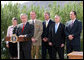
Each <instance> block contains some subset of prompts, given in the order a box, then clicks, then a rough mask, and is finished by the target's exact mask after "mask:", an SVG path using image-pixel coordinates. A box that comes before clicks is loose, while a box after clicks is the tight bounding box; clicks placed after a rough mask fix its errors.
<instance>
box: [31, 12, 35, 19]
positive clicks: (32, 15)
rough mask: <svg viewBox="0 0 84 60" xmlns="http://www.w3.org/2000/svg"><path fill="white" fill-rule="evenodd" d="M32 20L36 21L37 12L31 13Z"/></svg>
mask: <svg viewBox="0 0 84 60" xmlns="http://www.w3.org/2000/svg"><path fill="white" fill-rule="evenodd" d="M30 18H31V19H32V20H34V19H35V18H36V14H35V12H31V13H30Z"/></svg>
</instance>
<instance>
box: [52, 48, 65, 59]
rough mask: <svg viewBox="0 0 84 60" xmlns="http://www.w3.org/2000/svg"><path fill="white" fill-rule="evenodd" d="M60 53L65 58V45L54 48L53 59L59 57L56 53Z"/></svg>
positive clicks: (60, 56) (61, 57)
mask: <svg viewBox="0 0 84 60" xmlns="http://www.w3.org/2000/svg"><path fill="white" fill-rule="evenodd" d="M57 52H58V55H59V58H60V59H64V47H62V48H61V47H53V48H52V55H53V59H57V57H56V55H57Z"/></svg>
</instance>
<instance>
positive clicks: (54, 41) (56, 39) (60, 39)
mask: <svg viewBox="0 0 84 60" xmlns="http://www.w3.org/2000/svg"><path fill="white" fill-rule="evenodd" d="M64 29H65V26H64V24H62V23H60V16H58V15H56V16H55V23H53V24H52V25H51V26H50V28H49V45H50V46H52V47H53V48H52V51H51V52H52V55H53V59H56V53H57V52H58V55H59V58H60V59H64V43H65V33H64Z"/></svg>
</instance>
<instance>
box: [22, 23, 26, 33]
mask: <svg viewBox="0 0 84 60" xmlns="http://www.w3.org/2000/svg"><path fill="white" fill-rule="evenodd" d="M24 26H25V24H23V28H22V32H23V30H24Z"/></svg>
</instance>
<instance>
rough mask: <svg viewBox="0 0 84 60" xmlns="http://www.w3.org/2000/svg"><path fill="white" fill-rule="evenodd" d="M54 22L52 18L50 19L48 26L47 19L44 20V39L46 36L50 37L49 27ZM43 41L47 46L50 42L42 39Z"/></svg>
mask: <svg viewBox="0 0 84 60" xmlns="http://www.w3.org/2000/svg"><path fill="white" fill-rule="evenodd" d="M53 23H54V21H52V20H51V19H50V21H49V23H48V26H47V28H46V22H45V21H44V22H43V33H42V39H43V38H44V37H47V38H48V35H49V27H50V26H51V24H53ZM42 43H43V44H45V45H46V46H48V42H44V41H43V40H42Z"/></svg>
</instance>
